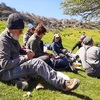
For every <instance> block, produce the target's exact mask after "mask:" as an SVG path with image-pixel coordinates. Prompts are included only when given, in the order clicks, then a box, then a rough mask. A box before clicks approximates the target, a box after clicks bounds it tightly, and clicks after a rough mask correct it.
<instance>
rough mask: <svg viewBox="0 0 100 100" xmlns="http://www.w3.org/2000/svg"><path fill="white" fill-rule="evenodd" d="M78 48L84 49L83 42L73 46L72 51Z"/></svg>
mask: <svg viewBox="0 0 100 100" xmlns="http://www.w3.org/2000/svg"><path fill="white" fill-rule="evenodd" d="M76 47H78V49H80V48H81V47H82V42H81V41H78V42H77V43H76V44H75V45H74V46H73V48H72V51H73V50H74V49H75V48H76Z"/></svg>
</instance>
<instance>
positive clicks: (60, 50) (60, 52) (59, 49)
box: [51, 34, 68, 57]
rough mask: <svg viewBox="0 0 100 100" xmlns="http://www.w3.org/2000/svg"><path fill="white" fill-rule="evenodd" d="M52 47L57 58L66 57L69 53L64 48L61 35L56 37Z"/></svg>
mask: <svg viewBox="0 0 100 100" xmlns="http://www.w3.org/2000/svg"><path fill="white" fill-rule="evenodd" d="M51 46H52V50H53V52H54V55H55V57H59V56H61V57H64V56H65V54H66V53H67V52H68V50H67V49H65V48H64V47H63V45H62V40H61V37H60V35H59V34H55V35H54V40H53V43H52V45H51Z"/></svg>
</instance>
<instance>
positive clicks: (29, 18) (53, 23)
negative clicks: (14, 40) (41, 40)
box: [0, 3, 100, 30]
mask: <svg viewBox="0 0 100 100" xmlns="http://www.w3.org/2000/svg"><path fill="white" fill-rule="evenodd" d="M14 12H17V13H20V14H21V15H22V17H23V19H24V21H25V22H26V23H32V24H33V25H34V26H36V25H37V24H38V23H40V22H41V23H44V24H45V25H46V27H47V28H49V29H52V30H53V29H59V30H62V29H63V28H76V27H77V28H87V29H94V28H100V27H99V25H100V23H94V22H91V23H89V22H88V23H87V22H83V21H78V20H76V19H71V20H68V19H61V20H58V19H55V18H46V17H44V16H37V15H35V14H34V13H28V12H19V11H17V10H16V9H15V8H11V7H9V6H7V5H6V4H5V3H1V4H0V20H1V21H5V20H7V17H8V15H9V14H11V13H14Z"/></svg>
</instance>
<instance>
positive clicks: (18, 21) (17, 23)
mask: <svg viewBox="0 0 100 100" xmlns="http://www.w3.org/2000/svg"><path fill="white" fill-rule="evenodd" d="M7 28H8V29H23V28H24V21H23V19H22V17H21V15H20V14H18V13H13V14H10V15H9V17H8V20H7Z"/></svg>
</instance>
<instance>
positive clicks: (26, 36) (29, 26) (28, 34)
mask: <svg viewBox="0 0 100 100" xmlns="http://www.w3.org/2000/svg"><path fill="white" fill-rule="evenodd" d="M34 31H35V28H34V26H33V25H32V24H31V23H29V24H28V31H27V32H26V33H25V34H24V36H23V42H24V46H26V43H27V41H28V39H29V38H30V37H31V36H32V35H33V34H34Z"/></svg>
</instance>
